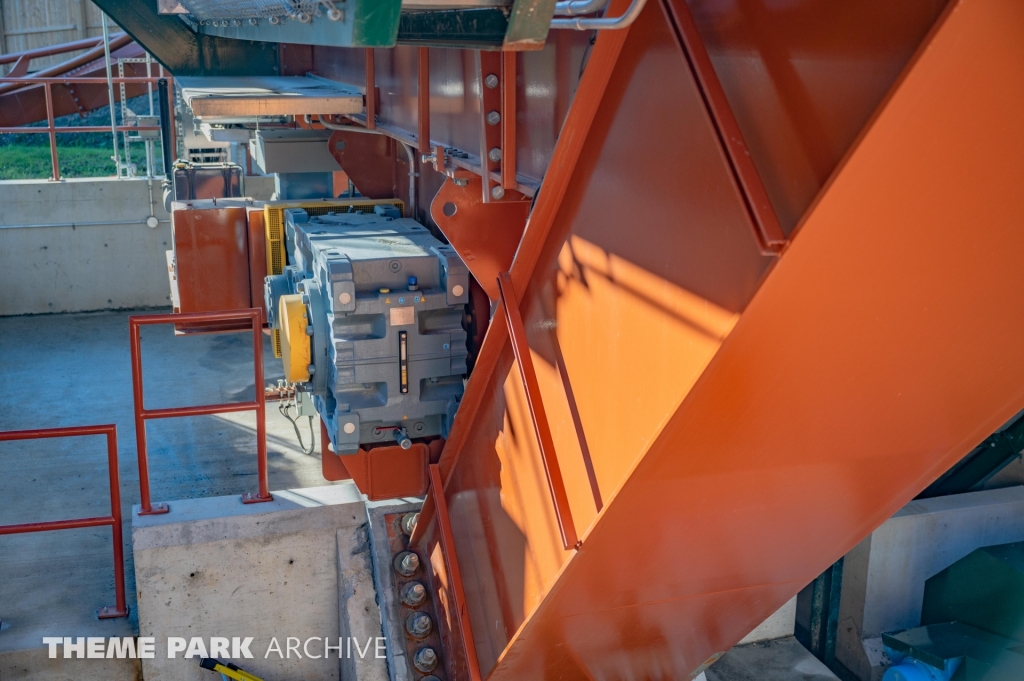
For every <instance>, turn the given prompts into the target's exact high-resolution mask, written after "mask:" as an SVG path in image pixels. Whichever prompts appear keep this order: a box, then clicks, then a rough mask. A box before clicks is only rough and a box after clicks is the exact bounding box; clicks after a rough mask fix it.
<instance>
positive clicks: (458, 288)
mask: <svg viewBox="0 0 1024 681" xmlns="http://www.w3.org/2000/svg"><path fill="white" fill-rule="evenodd" d="M465 291H466V289H464V288H462V285H461V284H456V285H455V286H452V295H453V296H455V297H456V298H458V297H459V296H461V295H462V294H463V293H465Z"/></svg>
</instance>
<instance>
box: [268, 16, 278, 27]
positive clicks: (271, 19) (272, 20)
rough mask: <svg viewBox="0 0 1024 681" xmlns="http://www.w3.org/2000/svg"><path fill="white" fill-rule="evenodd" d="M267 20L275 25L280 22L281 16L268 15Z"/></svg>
mask: <svg viewBox="0 0 1024 681" xmlns="http://www.w3.org/2000/svg"><path fill="white" fill-rule="evenodd" d="M269 21H270V23H271V24H273V25H274V26H277V25H278V24H280V23H281V18H280V17H270V19H269Z"/></svg>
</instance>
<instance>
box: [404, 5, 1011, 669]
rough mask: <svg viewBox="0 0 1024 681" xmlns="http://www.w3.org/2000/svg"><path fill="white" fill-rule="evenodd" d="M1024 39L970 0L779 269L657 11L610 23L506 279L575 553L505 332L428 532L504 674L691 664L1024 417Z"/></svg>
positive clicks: (489, 659) (483, 661)
mask: <svg viewBox="0 0 1024 681" xmlns="http://www.w3.org/2000/svg"><path fill="white" fill-rule="evenodd" d="M616 10H618V11H621V7H619V6H618V4H617V3H613V7H612V8H611V9H610V10H609V11H611V12H615V11H616ZM1022 31H1024V6H1022V5H1020V3H1018V2H1015V1H1014V0H959V1H957V2H953V3H951V4H950V6H949V7H948V8H947V10H946V11H945V12H944V13H943V15H942V16H941V17H940V19H939V21H938V23H937V24H936V25H935V28H934V29H933V31H932V33H931V34H929V35H928V36H927V37H926V39H925V42H924V43H923V45H922V46H921V48H919V50H918V52H917V54H916V56H915V57H914V59H912V60H911V62H910V64H909V65H908V66H907V67H906V69H905V71H904V74H903V76H902V77H901V78H900V79H899V80H898V81H897V83H896V85H895V86H894V88H893V89H892V91H891V93H890V95H889V96H888V97H887V99H886V100H885V101H884V102H883V104H882V106H881V108H880V109H879V110H878V112H877V114H876V115H875V117H874V118H873V119H872V120H871V121H870V122H869V124H868V126H867V127H866V128H865V129H864V131H863V132H862V133H861V136H860V138H859V139H858V140H857V141H856V143H855V144H854V146H853V147H852V148H851V149H850V151H849V152H848V153H847V156H846V157H845V159H844V160H843V162H842V163H841V164H840V166H839V167H838V168H837V169H836V171H835V172H834V174H833V175H832V177H831V179H830V180H829V181H828V183H827V184H826V185H825V186H824V188H823V190H822V191H821V193H820V194H819V196H818V198H817V199H816V200H815V202H814V203H813V205H812V206H811V207H810V209H809V210H808V211H807V212H806V214H805V215H804V217H803V218H802V219H801V220H800V223H799V225H797V227H796V229H787V233H788V236H789V238H790V245H789V246H788V247H787V248H786V250H785V251H784V252H783V253H782V255H781V257H779V258H777V259H775V258H770V257H765V256H763V255H761V253H760V248H759V244H758V243H757V241H756V240H755V239H754V238H753V237H752V234H753V233H755V232H754V226H753V225H752V224H751V215H750V212H749V210H748V209H747V206H745V205H744V197H743V193H742V191H741V189H740V187H738V186H737V177H736V174H735V173H734V172H733V169H732V168H730V164H729V160H728V155H727V154H726V153H725V151H724V150H723V148H722V140H721V137H720V135H719V134H718V133H717V132H716V129H715V127H714V125H713V124H712V121H711V119H710V117H709V116H708V111H707V103H706V100H705V98H704V96H703V95H702V91H701V88H700V86H699V84H698V83H697V82H696V80H695V78H694V76H693V74H692V73H691V72H690V70H689V69H688V68H685V63H684V62H683V61H682V55H681V52H680V51H679V49H678V44H677V42H676V40H677V36H676V35H674V33H673V30H672V27H671V25H670V24H669V23H668V21H667V19H666V14H665V12H664V11H663V8H662V7H659V6H658V4H655V3H651V4H650V5H649V6H648V7H647V8H646V9H645V11H644V13H643V15H642V16H641V17H640V19H638V21H637V22H636V24H634V26H633V27H632V28H630V29H629V31H628V32H626V31H618V32H608V33H602V34H600V35H599V37H598V39H597V43H596V44H595V45H594V48H593V52H592V54H591V55H590V60H589V63H588V65H587V69H586V71H585V72H584V76H583V79H582V81H581V83H580V86H579V90H578V92H577V95H576V99H575V100H574V102H573V105H572V109H571V110H570V112H569V116H568V120H567V122H566V128H564V129H565V130H571V132H572V134H564V133H563V135H562V136H561V137H560V138H559V142H558V145H557V147H556V149H555V152H554V156H553V158H552V161H551V164H550V166H549V169H548V173H547V175H546V176H545V180H544V184H543V185H542V188H541V191H540V193H539V195H538V199H537V203H536V206H535V207H534V209H533V212H532V214H531V216H530V220H529V223H528V225H527V228H526V232H525V234H524V236H523V240H522V243H521V244H520V246H519V249H518V251H517V255H516V259H515V262H514V263H513V265H512V269H511V282H512V284H513V288H514V290H515V291H516V293H517V294H518V297H519V303H518V306H519V311H520V314H521V317H522V322H523V324H522V326H523V329H524V330H525V334H526V337H527V340H528V343H529V352H530V355H532V357H531V360H530V361H531V362H532V364H533V365H534V367H535V373H536V378H537V384H538V387H537V391H538V392H539V393H540V396H541V398H542V400H543V404H544V407H545V410H546V413H547V417H548V420H549V421H550V424H551V432H552V438H553V440H554V450H555V451H556V452H557V459H558V464H559V467H560V469H561V471H562V474H563V476H564V480H565V487H566V495H567V498H568V505H569V508H570V511H571V514H572V517H573V519H574V521H575V523H576V527H577V528H579V530H580V533H581V537H582V544H581V546H580V547H579V548H578V549H577V550H565V549H564V548H563V546H562V542H561V540H560V532H559V525H558V514H557V513H556V512H555V510H554V508H555V506H554V504H553V503H552V501H551V496H550V492H549V488H548V485H547V483H546V482H545V475H544V465H543V458H542V452H541V450H540V448H539V447H538V446H537V443H536V440H535V438H533V437H532V436H531V433H532V426H531V414H530V409H529V405H528V404H527V403H526V402H525V401H524V398H523V388H522V378H521V376H520V369H519V367H518V366H517V361H516V358H515V356H514V354H513V352H512V348H511V347H510V345H509V343H508V340H509V333H508V330H507V328H506V326H505V325H504V324H492V325H491V327H490V330H489V332H488V337H487V340H486V341H485V344H484V347H483V350H482V351H481V354H480V358H479V360H478V363H477V368H476V370H475V372H474V374H473V376H472V378H471V379H470V382H469V385H468V387H467V391H466V397H465V399H464V402H463V406H462V408H461V411H460V414H459V418H458V419H457V420H456V425H455V428H454V429H453V431H452V433H451V437H450V438H449V441H448V445H447V447H446V449H445V452H444V454H443V456H442V459H441V462H440V465H439V468H438V469H437V470H436V474H434V475H432V477H433V479H434V483H433V484H434V489H433V490H432V497H433V498H434V499H435V500H434V501H429V500H428V503H427V504H426V507H425V509H424V512H423V515H422V516H421V520H420V524H419V525H418V527H417V530H416V533H415V536H414V537H413V541H416V542H420V544H421V545H422V546H424V547H425V548H427V549H430V548H431V547H433V546H436V545H437V544H438V543H444V544H446V547H445V550H444V553H445V555H446V556H447V557H448V560H449V561H451V560H452V556H454V555H456V554H457V561H458V565H459V567H460V568H461V570H460V572H461V577H462V587H463V591H464V594H465V601H464V604H463V602H462V601H461V600H460V602H459V603H458V605H459V607H460V608H465V610H466V611H467V612H468V619H469V622H470V626H471V629H472V637H465V640H466V645H468V646H472V647H473V648H475V650H473V651H464V652H466V653H468V656H474V657H476V658H477V660H478V664H479V669H480V674H481V676H482V677H483V678H488V679H492V680H493V681H501V680H504V679H556V678H557V679H567V680H573V679H581V680H582V679H595V678H598V679H600V678H622V676H623V670H628V675H629V676H630V677H632V678H681V679H685V678H689V677H690V676H691V675H693V674H695V673H697V672H699V670H700V669H701V668H702V667H703V666H705V665H707V664H709V663H710V662H712V661H713V660H714V659H716V658H717V656H718V655H719V654H720V653H721V652H723V651H725V650H727V649H728V648H729V647H731V646H732V645H733V644H735V643H736V641H738V640H739V639H740V638H741V637H742V636H743V635H745V634H746V633H747V632H748V631H749V630H750V629H752V628H753V627H754V626H755V625H757V624H758V623H759V622H761V621H762V620H763V619H764V618H765V617H767V616H768V615H769V614H771V613H772V612H773V611H775V610H776V609H777V608H778V607H779V606H780V605H781V604H782V603H784V602H785V601H786V600H787V599H789V598H790V597H791V596H792V595H793V594H794V593H796V592H797V591H798V590H799V589H800V588H802V587H803V586H804V585H805V584H807V583H808V582H809V581H810V580H811V579H812V578H813V577H814V576H816V575H817V574H818V573H820V572H821V571H822V570H823V569H824V568H825V567H827V566H828V565H830V564H831V563H832V562H834V561H835V560H836V559H837V558H838V557H839V556H841V555H843V554H844V553H845V552H847V551H848V550H849V549H850V548H852V547H853V546H854V545H855V544H856V543H857V542H858V541H859V540H860V539H861V538H863V537H864V536H865V535H866V534H867V533H868V532H870V531H871V530H872V529H873V528H874V527H877V526H878V525H879V524H880V523H881V522H883V521H884V520H885V519H886V518H888V517H889V516H891V515H892V513H894V512H895V511H896V510H898V509H899V508H900V507H901V506H902V505H903V504H905V503H906V502H907V501H908V500H910V499H911V498H912V497H913V496H914V495H915V494H916V493H918V492H919V491H920V490H921V489H923V488H924V487H925V486H926V485H927V484H928V483H929V482H931V481H932V480H934V479H935V478H936V477H938V476H939V475H940V474H941V473H942V472H943V471H945V470H946V469H948V468H949V466H950V465H952V464H953V463H954V462H956V461H957V460H958V459H959V458H961V457H962V456H963V455H964V454H966V453H967V452H968V451H969V450H970V449H971V448H972V447H974V446H975V445H976V444H977V443H978V442H980V441H982V440H983V439H984V438H985V437H986V436H988V435H989V434H990V433H991V432H993V431H994V430H995V429H996V428H998V427H999V426H1000V425H1001V424H1002V423H1004V422H1005V421H1006V420H1007V419H1008V418H1009V417H1011V416H1012V415H1013V414H1015V413H1016V412H1017V411H1019V410H1020V409H1021V408H1022V407H1024V389H1022V388H1021V386H1022V385H1024V354H1022V353H1021V352H1020V348H1019V345H1020V343H1019V339H1020V338H1021V337H1022V335H1024V319H1022V318H1021V317H1020V315H1014V314H1007V311H1008V310H1014V309H1017V308H1018V307H1019V306H1020V304H1021V302H1020V301H1021V300H1024V278H1022V277H1021V276H1020V274H1019V263H1020V262H1021V261H1022V259H1024V231H1022V230H1021V229H1020V228H1019V226H1020V225H1021V224H1022V223H1024V206H1022V205H1021V204H1020V202H1019V201H1018V200H1017V199H1016V194H1017V193H1019V187H1020V186H1022V185H1024V166H1022V165H1021V164H1020V162H1019V161H1020V158H1021V156H1022V155H1024V128H1022V127H1021V126H1020V125H1019V113H1018V112H1019V111H1020V110H1021V109H1022V108H1024V86H1022V85H1021V81H1020V79H1019V78H1017V77H1016V74H1018V73H1020V71H1021V70H1022V69H1024V53H1022V52H1021V50H1020V49H1019V36H1020V35H1021V33H1022ZM606 84H607V85H606ZM649 130H658V131H662V132H664V134H662V135H646V134H643V133H642V132H640V131H649ZM609 187H614V188H615V191H616V195H615V196H609ZM771 193H772V190H770V189H769V194H770V195H771ZM616 197H618V200H616ZM519 355H520V357H523V356H524V355H523V352H522V344H520V353H519ZM566 385H568V386H570V387H571V390H569V391H566V390H565V389H564V388H565V386H566ZM580 430H582V432H583V433H584V435H585V438H583V439H582V441H580V440H578V434H579V431H580ZM585 453H586V456H584V454H585ZM588 457H589V459H590V460H591V461H592V464H593V468H594V471H595V473H596V479H597V482H598V486H599V488H600V493H601V498H603V499H604V504H603V507H602V505H601V504H600V503H598V502H596V501H595V499H594V496H593V495H592V493H591V490H590V485H589V481H588V476H587V472H586V464H585V461H586V460H587V458H588ZM438 487H440V488H442V489H441V490H439V489H437V488H438ZM441 492H443V497H444V502H445V503H444V504H443V505H442V504H440V503H438V499H439V493H441ZM442 506H444V507H446V508H442ZM445 510H446V511H447V513H445V512H444V511H445ZM435 511H436V512H437V515H442V516H444V517H445V518H447V519H449V520H450V522H449V523H443V522H442V523H440V525H441V526H443V525H445V524H450V530H451V537H450V538H445V536H444V534H445V532H446V530H445V529H444V527H440V526H439V523H438V518H437V517H436V516H435ZM429 554H430V551H429V550H428V555H429ZM449 640H461V639H459V638H458V637H456V636H451V637H449ZM458 656H459V651H455V657H458ZM463 657H464V658H465V657H467V656H466V655H464V656H463Z"/></svg>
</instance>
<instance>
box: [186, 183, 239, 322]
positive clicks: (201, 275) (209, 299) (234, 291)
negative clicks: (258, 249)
mask: <svg viewBox="0 0 1024 681" xmlns="http://www.w3.org/2000/svg"><path fill="white" fill-rule="evenodd" d="M171 208H172V211H171V229H172V233H173V239H174V264H175V270H176V275H177V279H178V295H179V299H180V301H181V309H180V311H181V312H211V311H221V310H247V309H249V307H250V296H251V287H250V280H249V246H248V240H249V239H248V229H249V228H248V225H247V222H246V202H245V201H244V200H242V199H236V200H234V201H232V200H226V199H218V200H216V201H214V200H200V201H188V202H175V203H173V204H172V206H171ZM180 326H181V329H186V328H187V329H193V330H194V329H199V328H202V329H205V330H209V331H212V330H216V329H246V328H248V322H235V323H221V322H218V323H213V324H209V323H201V324H198V323H197V324H190V325H187V326H186V325H184V324H183V325H180Z"/></svg>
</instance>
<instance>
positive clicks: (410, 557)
mask: <svg viewBox="0 0 1024 681" xmlns="http://www.w3.org/2000/svg"><path fill="white" fill-rule="evenodd" d="M419 569H420V557H419V556H417V555H416V554H415V553H413V552H412V551H402V552H401V553H400V554H398V555H397V556H395V572H397V573H398V574H400V575H402V576H403V577H412V576H413V575H414V574H416V571H417V570H419Z"/></svg>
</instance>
